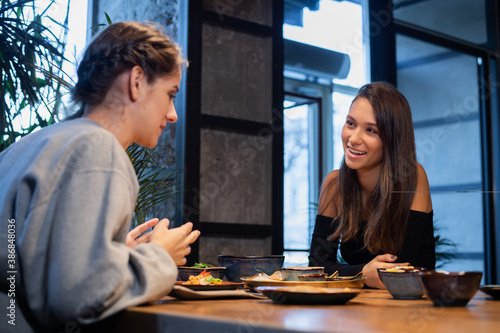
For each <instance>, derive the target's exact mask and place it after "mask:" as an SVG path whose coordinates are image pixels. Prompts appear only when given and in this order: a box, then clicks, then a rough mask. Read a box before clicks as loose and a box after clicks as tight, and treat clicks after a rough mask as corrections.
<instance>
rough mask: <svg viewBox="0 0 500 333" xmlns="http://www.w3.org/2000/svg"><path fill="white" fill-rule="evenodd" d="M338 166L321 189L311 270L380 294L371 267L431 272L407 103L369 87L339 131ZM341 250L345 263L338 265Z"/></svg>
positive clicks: (383, 87) (428, 218) (426, 212)
mask: <svg viewBox="0 0 500 333" xmlns="http://www.w3.org/2000/svg"><path fill="white" fill-rule="evenodd" d="M342 142H343V148H344V161H343V163H342V165H341V167H340V170H335V171H333V172H331V173H330V174H329V175H328V176H327V177H326V179H325V181H324V183H323V188H322V191H321V196H320V202H319V209H318V213H319V215H318V216H317V218H316V225H315V229H314V232H313V236H312V242H311V250H310V256H309V264H310V265H311V266H324V267H325V272H326V273H329V274H332V273H333V272H335V271H337V270H338V271H339V273H340V274H341V275H355V274H357V273H359V272H362V273H363V275H364V276H365V277H366V278H367V280H366V283H367V285H368V286H370V287H378V288H383V285H382V283H381V282H380V279H379V277H378V274H377V268H390V267H394V266H401V265H402V264H406V265H408V264H412V265H414V266H419V267H426V268H427V269H433V268H434V266H435V248H434V235H433V223H432V215H433V213H432V203H431V198H430V194H429V184H428V181H427V176H426V174H425V171H424V169H423V168H422V166H420V165H419V164H418V163H417V161H416V152H415V139H414V136H413V127H412V120H411V111H410V107H409V105H408V102H407V101H406V98H405V97H404V96H403V95H402V94H401V93H400V92H399V91H397V90H396V89H395V88H394V87H392V86H390V85H388V84H385V83H371V84H367V85H365V86H363V87H361V89H360V90H359V92H358V95H357V96H356V97H355V98H354V101H353V102H352V104H351V107H350V109H349V114H348V115H347V119H346V122H345V124H344V127H343V129H342ZM339 245H340V251H341V255H342V258H343V259H344V260H345V262H346V264H341V263H339V262H338V261H337V257H336V254H337V250H338V248H339Z"/></svg>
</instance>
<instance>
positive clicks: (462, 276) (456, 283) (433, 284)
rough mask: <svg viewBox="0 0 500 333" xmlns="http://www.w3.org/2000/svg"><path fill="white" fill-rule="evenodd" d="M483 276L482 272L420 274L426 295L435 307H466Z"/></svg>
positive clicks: (431, 272) (427, 272) (432, 272)
mask: <svg viewBox="0 0 500 333" xmlns="http://www.w3.org/2000/svg"><path fill="white" fill-rule="evenodd" d="M482 276H483V273H482V272H444V271H426V272H420V273H418V277H419V279H420V283H421V284H422V287H423V289H424V293H425V295H426V296H427V297H428V298H429V299H430V300H432V303H433V304H434V306H465V305H466V304H467V303H468V302H469V301H470V299H471V298H472V297H473V296H474V294H475V293H476V292H477V290H478V288H479V283H480V282H481V278H482Z"/></svg>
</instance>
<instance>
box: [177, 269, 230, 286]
mask: <svg viewBox="0 0 500 333" xmlns="http://www.w3.org/2000/svg"><path fill="white" fill-rule="evenodd" d="M183 284H188V285H201V286H207V285H217V284H222V279H217V278H214V277H213V276H212V275H211V274H210V273H209V272H207V271H203V272H201V273H200V274H198V275H196V276H195V275H190V276H189V280H187V281H186V282H184V283H183Z"/></svg>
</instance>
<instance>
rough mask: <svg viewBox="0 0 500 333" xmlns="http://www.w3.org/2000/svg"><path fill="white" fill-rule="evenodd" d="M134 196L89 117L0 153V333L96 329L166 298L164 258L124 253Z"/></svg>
mask: <svg viewBox="0 0 500 333" xmlns="http://www.w3.org/2000/svg"><path fill="white" fill-rule="evenodd" d="M138 189H139V185H138V182H137V177H136V174H135V172H134V169H133V166H132V164H131V162H130V159H129V157H128V155H127V153H126V152H125V151H124V149H123V148H122V147H121V146H120V144H119V142H118V141H117V140H116V138H115V137H114V136H113V135H112V134H111V133H110V132H108V131H106V130H105V129H104V128H103V127H102V126H101V125H100V124H98V123H96V122H94V121H92V120H89V119H85V118H82V119H77V120H71V121H67V122H63V123H59V124H56V125H52V126H49V127H47V128H44V129H42V130H39V131H37V132H35V133H32V134H30V135H28V136H26V137H25V138H23V139H21V140H20V141H19V142H17V143H15V144H13V145H12V146H10V147H9V148H8V149H7V150H5V151H4V152H2V153H1V154H0V286H1V292H0V309H2V313H0V314H1V316H0V318H1V319H0V331H1V332H10V331H12V332H27V331H29V329H31V330H33V329H34V328H35V327H37V325H41V326H42V327H49V328H57V327H68V325H69V326H71V327H73V326H78V325H80V324H89V323H94V322H96V321H99V320H100V319H103V318H105V317H108V316H110V315H112V314H114V313H116V312H118V311H120V310H123V309H125V308H126V307H128V306H133V305H137V304H140V303H144V302H148V301H152V300H154V299H157V298H159V297H161V296H163V295H165V294H167V293H168V292H169V291H170V289H171V288H172V286H173V284H174V282H175V279H176V277H177V267H176V265H175V263H174V262H173V260H172V258H171V257H170V256H169V255H168V253H167V252H166V251H164V250H163V249H162V248H161V247H160V246H158V245H157V244H153V243H148V244H140V245H138V246H136V247H135V248H133V249H132V248H129V247H127V246H126V245H125V238H126V235H127V233H128V231H129V228H130V222H131V218H132V213H133V210H134V206H135V202H136V199H137V194H138ZM3 312H5V313H3ZM12 318H14V321H12ZM26 318H31V319H29V321H30V323H28V320H27V319H26ZM13 324H15V325H13Z"/></svg>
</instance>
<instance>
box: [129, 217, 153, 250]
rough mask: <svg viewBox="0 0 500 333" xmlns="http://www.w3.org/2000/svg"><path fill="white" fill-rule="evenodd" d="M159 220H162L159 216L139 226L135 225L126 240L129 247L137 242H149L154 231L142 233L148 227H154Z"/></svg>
mask: <svg viewBox="0 0 500 333" xmlns="http://www.w3.org/2000/svg"><path fill="white" fill-rule="evenodd" d="M158 222H160V220H159V219H157V218H154V219H152V220H149V221H147V222H144V223H143V224H141V225H139V226H138V227H135V228H134V229H133V230H131V231H130V232H129V233H128V234H127V239H126V240H125V245H127V246H128V247H134V246H136V245H137V244H141V243H147V242H149V240H150V238H151V233H152V231H150V232H147V233H145V234H144V235H142V233H143V232H145V231H146V230H148V229H151V228H153V227H154V226H155V225H157V224H158ZM139 236H140V237H139Z"/></svg>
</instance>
